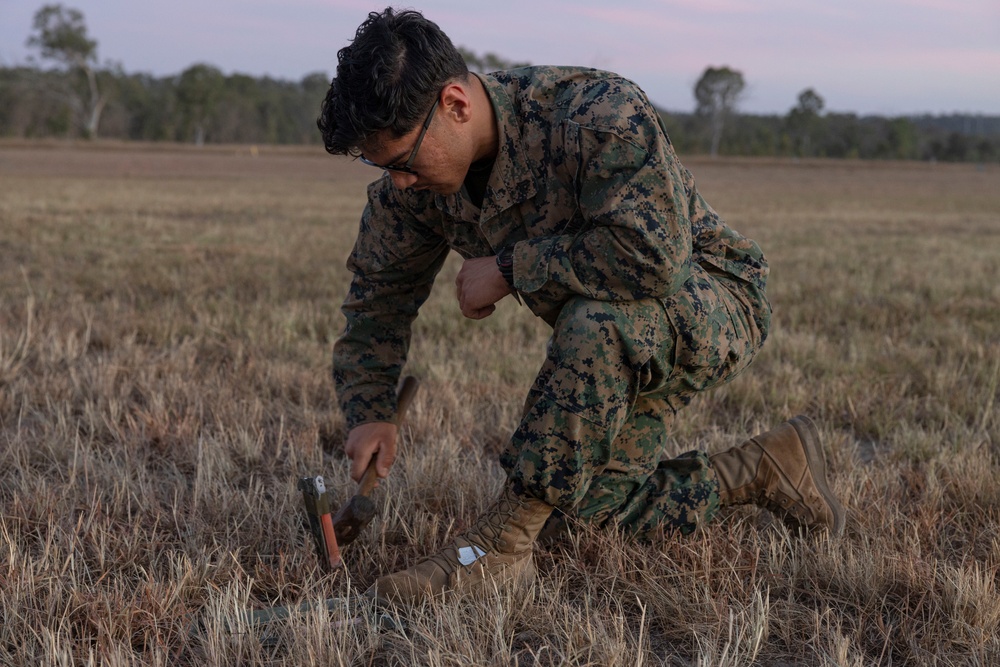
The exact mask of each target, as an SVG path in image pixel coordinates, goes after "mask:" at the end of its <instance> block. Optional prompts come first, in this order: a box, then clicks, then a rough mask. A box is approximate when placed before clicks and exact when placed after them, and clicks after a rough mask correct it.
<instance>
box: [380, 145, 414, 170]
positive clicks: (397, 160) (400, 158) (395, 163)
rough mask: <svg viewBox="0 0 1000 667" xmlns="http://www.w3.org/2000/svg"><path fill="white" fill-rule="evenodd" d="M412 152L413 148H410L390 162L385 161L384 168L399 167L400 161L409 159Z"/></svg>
mask: <svg viewBox="0 0 1000 667" xmlns="http://www.w3.org/2000/svg"><path fill="white" fill-rule="evenodd" d="M412 152H413V147H412V146H411V147H410V149H409V150H407V151H403V152H402V153H400V154H399V155H397V156H395V157H393V158H392V159H391V160H388V161H386V163H385V164H386V166H392V165H397V166H398V165H399V162H400V160H404V159H406V158H408V157H410V153H412Z"/></svg>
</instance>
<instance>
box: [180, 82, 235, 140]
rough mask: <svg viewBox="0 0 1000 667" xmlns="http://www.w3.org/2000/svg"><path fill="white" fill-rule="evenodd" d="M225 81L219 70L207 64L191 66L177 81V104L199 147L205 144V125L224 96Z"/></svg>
mask: <svg viewBox="0 0 1000 667" xmlns="http://www.w3.org/2000/svg"><path fill="white" fill-rule="evenodd" d="M225 81H226V78H225V77H224V76H223V74H222V72H221V71H219V69H218V68H216V67H213V66H212V65H206V64H205V63H198V64H197V65H191V66H190V67H188V68H187V69H186V70H184V71H183V72H181V75H180V78H179V79H178V80H177V102H178V103H179V105H180V111H181V113H182V114H183V116H184V119H185V121H186V122H187V124H188V125H189V126H191V127H192V129H193V130H194V143H195V144H196V145H198V146H201V145H203V144H204V143H205V125H206V123H207V122H208V119H209V117H210V116H211V115H212V111H213V110H214V109H215V104H216V102H217V101H218V100H219V98H220V97H221V96H222V91H223V86H224V85H225Z"/></svg>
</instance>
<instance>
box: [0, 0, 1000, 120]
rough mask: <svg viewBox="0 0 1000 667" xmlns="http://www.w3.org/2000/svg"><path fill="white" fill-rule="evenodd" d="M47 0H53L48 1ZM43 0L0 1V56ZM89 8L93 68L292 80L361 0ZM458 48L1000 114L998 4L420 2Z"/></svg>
mask: <svg viewBox="0 0 1000 667" xmlns="http://www.w3.org/2000/svg"><path fill="white" fill-rule="evenodd" d="M45 1H47V2H49V3H53V4H54V3H55V2H58V1H59V0H45ZM43 4H45V2H43V0H0V65H3V66H8V67H9V66H13V65H23V64H27V63H28V62H29V60H28V59H29V57H31V56H32V55H34V52H33V50H32V49H29V48H28V47H27V46H25V41H26V40H27V38H28V36H29V35H30V34H31V31H32V17H33V16H34V13H35V12H36V11H37V10H38V9H39V8H40V7H41V6H42V5H43ZM63 4H64V5H65V6H67V7H74V8H77V9H79V10H81V11H82V12H83V15H84V18H85V21H86V25H87V28H88V32H89V35H90V37H91V38H92V39H96V40H97V42H98V57H99V59H100V60H101V62H105V61H114V62H116V63H118V64H120V65H121V66H122V68H123V69H124V70H125V71H126V72H128V73H135V72H147V73H151V74H154V75H157V76H167V75H174V74H179V73H180V72H181V71H183V70H184V69H186V68H187V67H188V66H190V65H193V64H195V63H208V64H211V65H214V66H216V67H218V68H219V69H221V70H222V71H223V72H225V73H226V74H230V73H233V72H240V73H244V74H250V75H254V76H263V75H269V76H272V77H275V78H281V79H292V80H299V79H301V78H302V77H303V76H305V75H306V74H309V73H312V72H326V73H327V74H328V75H330V76H332V75H333V73H334V72H335V70H336V57H337V50H338V49H339V48H340V47H342V46H344V45H346V44H347V43H348V42H349V41H350V39H351V38H352V37H353V36H354V32H355V30H356V29H357V26H358V25H359V24H360V23H361V22H362V21H363V20H364V19H365V17H366V16H367V14H368V12H370V11H380V10H381V9H383V8H384V7H385V6H386V4H388V3H371V2H364V1H362V0H169V1H157V0H63ZM393 6H394V7H399V8H413V9H419V10H420V11H422V12H423V13H424V15H425V16H426V17H427V18H429V19H431V20H432V21H434V22H435V23H437V24H438V25H439V26H441V28H442V29H443V30H444V31H445V32H446V33H447V34H448V35H449V37H451V39H452V41H453V42H454V43H455V44H456V45H459V46H464V47H466V48H468V49H470V50H472V51H473V52H475V53H477V54H485V53H488V52H492V53H496V54H497V55H499V56H501V57H502V58H505V59H507V60H512V61H521V62H525V61H526V62H531V63H533V64H539V65H541V64H546V65H581V66H587V67H598V68H601V69H607V70H611V71H614V72H617V73H618V74H621V75H623V76H625V77H628V78H630V79H632V80H633V81H635V82H636V83H638V84H639V86H640V87H641V88H642V89H643V90H645V91H646V93H647V94H648V95H649V97H650V99H652V100H653V102H654V103H656V104H657V105H659V106H660V107H662V108H665V109H667V110H672V111H692V110H693V109H694V95H693V92H692V91H693V89H694V85H695V83H696V82H697V80H698V78H699V77H700V76H701V74H702V72H703V71H704V70H705V68H706V67H709V66H714V67H721V66H728V67H730V68H733V69H736V70H739V71H740V72H742V73H743V77H744V79H745V81H746V83H747V89H746V92H745V94H744V97H743V99H742V101H741V103H740V109H741V110H742V111H744V112H748V113H760V114H785V113H787V112H788V110H789V109H791V108H792V107H794V106H795V104H796V102H797V99H798V95H799V93H801V92H802V91H803V90H805V89H807V88H812V89H813V90H815V91H816V92H817V93H818V94H819V95H820V96H821V97H822V98H823V100H824V102H825V109H824V110H825V111H833V112H845V113H847V112H850V113H858V114H861V115H867V114H880V115H887V116H895V115H907V114H922V113H930V114H944V113H983V114H990V115H1000V0H635V1H630V0H495V1H494V2H491V3H480V2H475V1H474V0H423V1H422V2H416V3H414V4H398V5H397V4H393Z"/></svg>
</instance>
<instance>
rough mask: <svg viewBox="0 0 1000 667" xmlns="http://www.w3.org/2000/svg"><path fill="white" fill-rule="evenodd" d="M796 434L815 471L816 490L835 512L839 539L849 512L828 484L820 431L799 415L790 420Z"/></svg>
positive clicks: (811, 422)
mask: <svg viewBox="0 0 1000 667" xmlns="http://www.w3.org/2000/svg"><path fill="white" fill-rule="evenodd" d="M788 423H789V424H791V425H792V428H794V429H795V432H796V433H798V434H799V440H800V441H802V448H803V449H804V450H805V452H806V460H807V461H808V462H809V469H810V470H812V471H813V482H815V484H816V488H817V489H819V492H820V493H821V494H822V495H823V500H825V501H826V504H827V505H828V506H829V507H830V511H831V512H833V529H832V531H831V532H832V533H833V534H834V535H836V536H837V537H839V536H841V535H843V534H844V525H845V524H846V523H847V510H846V509H844V506H843V505H842V504H841V503H840V501H839V500H837V496H835V495H834V494H833V491H831V490H830V487H829V486H828V485H827V483H826V457H825V456H824V455H823V443H822V440H820V437H819V430H818V429H817V428H816V424H814V423H813V420H811V419H809V417H806V416H805V415H799V416H797V417H793V418H792V419H790V420H788Z"/></svg>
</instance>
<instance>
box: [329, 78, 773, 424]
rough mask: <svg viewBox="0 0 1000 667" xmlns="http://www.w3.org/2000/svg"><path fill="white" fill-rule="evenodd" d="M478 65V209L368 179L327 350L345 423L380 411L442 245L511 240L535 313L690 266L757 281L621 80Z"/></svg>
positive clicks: (666, 283) (473, 246)
mask: <svg viewBox="0 0 1000 667" xmlns="http://www.w3.org/2000/svg"><path fill="white" fill-rule="evenodd" d="M478 76H479V77H480V79H481V80H482V82H483V84H484V85H485V88H486V91H487V93H488V94H489V96H490V98H491V100H492V102H493V108H494V111H495V113H496V118H497V125H498V130H499V142H500V145H499V154H498V155H497V157H496V162H495V164H494V167H493V171H492V173H491V175H490V178H489V183H488V186H487V190H486V195H485V198H484V200H483V205H482V208H481V209H480V208H479V207H477V206H475V204H473V203H472V201H471V200H470V198H469V197H468V195H467V194H466V193H465V191H464V190H463V191H462V192H460V193H457V194H454V195H449V196H441V195H435V194H433V193H430V192H416V191H411V190H397V189H396V188H395V187H394V186H393V184H392V181H391V180H390V178H389V177H388V175H384V176H383V177H382V178H381V179H379V180H378V181H376V182H374V183H372V184H371V185H370V186H369V188H368V205H367V207H366V209H365V211H364V214H363V215H362V218H361V225H360V229H359V231H358V237H357V241H356V243H355V246H354V249H353V251H352V253H351V255H350V258H349V259H348V268H349V269H350V270H351V271H352V272H353V274H354V277H353V280H352V282H351V286H350V290H349V292H348V295H347V297H346V299H345V301H344V305H343V312H344V315H345V316H346V318H347V326H346V329H345V331H344V333H343V335H342V336H341V338H340V339H339V340H338V341H337V343H336V345H335V348H334V369H333V374H334V381H335V385H336V390H337V393H338V397H339V400H340V404H341V407H342V409H343V412H344V415H345V418H346V421H347V426H348V428H353V427H354V426H357V425H359V424H362V423H365V422H372V421H392V419H393V418H394V415H395V386H396V382H397V380H398V378H399V375H400V373H401V370H402V366H403V364H404V362H405V360H406V354H407V349H408V346H409V341H410V326H411V323H412V322H413V319H414V318H415V317H416V314H417V310H418V308H419V307H420V305H421V304H422V303H423V302H424V301H425V300H426V298H427V296H428V295H429V293H430V289H431V285H432V283H433V281H434V277H435V275H436V274H437V273H438V271H439V270H440V268H441V266H442V264H443V262H444V260H445V257H446V255H447V253H448V251H449V249H453V250H455V251H456V252H458V253H459V254H460V255H461V256H462V257H464V258H473V257H487V256H493V255H495V254H496V253H497V252H499V251H500V250H501V249H503V248H505V247H506V246H509V245H512V244H513V247H514V285H515V287H516V289H517V291H518V293H519V296H520V298H521V300H522V301H523V303H524V304H525V305H526V306H527V307H528V308H530V309H531V310H532V312H533V313H534V314H535V315H537V316H538V317H541V318H543V319H544V320H545V321H546V322H548V323H549V324H552V323H554V321H555V318H556V317H557V315H558V313H559V310H560V307H561V306H562V304H564V303H565V302H566V300H567V299H569V298H570V297H572V296H574V295H583V296H586V297H588V298H591V299H598V300H608V301H616V300H635V299H640V298H647V297H654V298H663V297H666V296H669V295H670V294H672V293H674V292H675V291H676V290H677V289H678V288H679V287H680V286H681V285H682V284H683V283H684V281H685V280H686V279H687V278H688V276H689V273H690V267H691V265H692V263H695V262H697V263H699V264H700V265H702V266H703V267H704V268H705V269H706V270H707V271H709V272H710V273H715V274H723V275H727V276H730V277H732V278H736V279H738V280H740V281H746V282H747V283H750V284H752V285H754V286H756V287H758V288H759V289H760V290H761V291H762V290H763V288H764V283H765V280H766V277H767V263H766V261H765V259H764V256H763V254H762V252H761V250H760V248H759V247H758V246H757V244H756V243H755V242H753V241H752V240H750V239H748V238H746V237H744V236H742V235H740V234H739V233H737V232H736V231H734V230H732V229H731V228H729V227H728V226H727V225H726V224H725V223H724V222H723V221H722V219H721V218H720V217H719V216H718V215H717V214H716V212H715V211H714V210H712V208H711V207H710V206H709V205H708V204H707V203H706V202H705V200H704V199H703V198H702V197H701V195H700V194H698V191H697V190H696V188H695V183H694V179H693V178H692V176H691V173H690V172H689V171H688V170H687V169H685V168H684V166H683V165H681V163H680V161H679V160H678V159H677V156H676V155H675V153H674V150H673V147H672V146H671V144H670V140H669V139H668V138H667V135H666V132H665V131H664V129H663V125H662V123H661V122H660V118H659V115H658V114H657V112H656V110H655V109H654V108H653V105H652V104H651V103H650V102H649V100H648V99H647V97H646V95H645V93H643V92H642V91H641V90H640V89H639V88H638V86H636V85H635V84H634V83H632V82H631V81H628V80H627V79H624V78H622V77H620V76H618V75H616V74H612V73H610V72H602V71H598V70H592V69H576V68H562V67H527V68H522V69H516V70H511V71H507V72H495V73H492V74H488V75H478Z"/></svg>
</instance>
